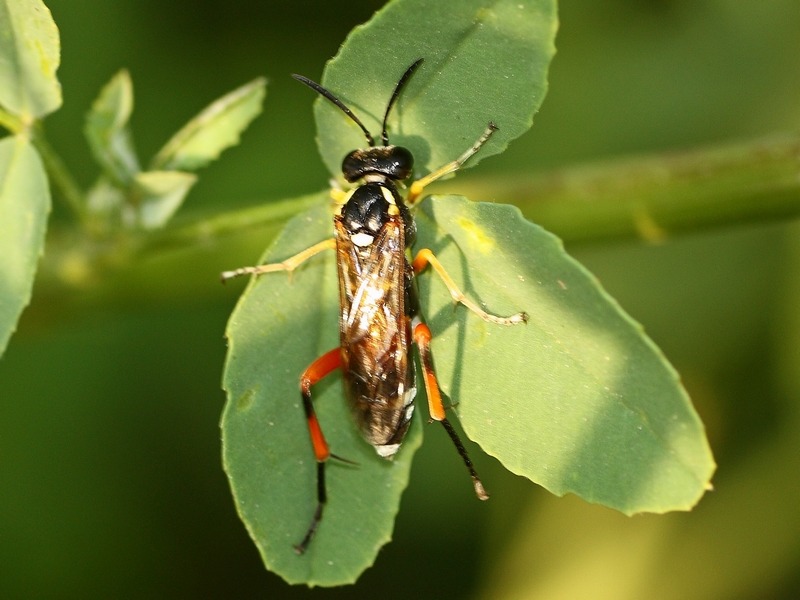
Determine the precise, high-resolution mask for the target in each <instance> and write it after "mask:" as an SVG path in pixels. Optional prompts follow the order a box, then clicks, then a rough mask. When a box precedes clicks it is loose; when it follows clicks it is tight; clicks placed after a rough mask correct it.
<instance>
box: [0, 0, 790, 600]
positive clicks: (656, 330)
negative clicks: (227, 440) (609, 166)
mask: <svg viewBox="0 0 800 600" xmlns="http://www.w3.org/2000/svg"><path fill="white" fill-rule="evenodd" d="M380 4H381V3H379V2H371V1H369V2H368V1H358V0H355V1H351V2H347V3H343V2H335V1H334V2H307V1H302V0H301V1H298V2H294V3H285V4H282V5H281V6H280V10H278V9H277V8H276V7H275V6H274V5H271V4H268V3H262V2H253V1H252V0H251V1H244V0H233V1H231V2H225V3H222V2H201V3H197V2H192V3H190V2H184V1H183V0H174V1H173V2H167V3H165V2H157V1H156V0H137V1H133V0H125V1H122V0H118V1H116V2H100V1H98V0H85V1H84V2H80V3H79V2H74V1H67V0H49V2H48V6H49V7H50V9H51V10H52V12H53V15H54V17H55V20H56V22H57V23H58V25H59V28H60V33H61V43H62V66H61V68H60V70H59V78H60V80H61V82H62V85H63V92H64V106H63V108H62V109H61V110H59V111H58V112H57V113H55V114H54V115H52V116H51V117H50V118H48V119H47V121H46V124H45V125H46V129H47V131H48V137H49V139H50V140H51V142H52V144H53V146H54V147H55V148H56V150H57V151H59V152H60V153H61V154H62V156H64V157H65V161H66V162H67V165H68V167H69V168H70V170H71V171H72V172H73V173H75V174H77V177H78V178H79V180H80V183H81V184H82V185H84V186H87V187H88V186H89V185H90V184H91V183H92V181H93V179H94V177H95V175H96V170H95V168H94V166H93V163H92V160H91V157H90V152H89V149H88V147H87V146H86V144H85V142H84V141H83V139H82V137H81V134H80V131H81V127H82V125H83V122H84V114H85V112H86V110H87V109H88V108H89V106H90V105H91V103H92V101H93V100H94V98H95V97H96V95H97V93H98V90H99V89H100V88H101V87H102V86H103V85H104V84H105V82H107V81H108V80H109V78H110V77H111V76H112V75H113V74H114V73H115V72H117V71H118V70H119V69H120V68H122V67H124V68H127V69H128V70H129V72H130V73H131V75H132V77H133V79H134V81H135V82H136V102H137V107H136V112H135V114H134V116H133V123H134V128H135V130H136V132H137V140H136V141H137V148H139V149H140V151H141V152H142V154H143V155H145V156H150V155H152V154H154V153H155V152H156V151H157V150H158V149H159V148H160V147H161V146H162V145H163V144H164V142H165V141H166V136H165V133H164V132H171V131H175V130H176V129H178V128H179V127H180V126H181V125H182V124H183V123H185V122H186V120H187V119H189V118H190V117H191V116H193V115H194V114H196V113H197V112H198V111H199V110H201V109H202V108H203V107H204V106H205V105H206V104H207V102H208V100H209V99H210V98H216V97H218V96H220V95H221V94H223V93H224V92H226V91H228V90H230V89H233V88H235V87H236V86H238V85H240V84H241V83H242V82H244V81H248V80H251V79H253V78H254V77H256V76H259V75H266V76H267V77H268V78H269V79H270V92H269V98H268V100H267V102H266V108H265V113H264V114H263V116H262V117H261V118H259V119H258V120H256V121H255V122H254V124H253V126H252V127H251V128H250V129H249V130H248V131H247V132H246V133H245V134H244V136H243V137H242V143H241V144H240V145H239V146H238V147H236V148H234V149H232V150H230V151H228V152H227V153H226V155H225V156H224V157H223V159H222V160H221V161H219V162H218V163H215V164H214V165H212V166H210V167H209V168H208V169H207V170H206V171H204V173H203V176H202V177H201V179H200V181H199V182H198V184H197V185H196V186H195V188H194V190H193V192H192V195H191V196H190V197H189V199H188V201H187V205H186V207H185V209H184V210H183V211H182V212H185V213H187V215H185V216H184V218H188V217H191V216H192V215H199V214H213V213H217V212H220V211H223V210H229V209H231V208H234V207H241V206H248V205H255V204H260V203H264V202H268V201H269V200H272V199H279V198H283V197H287V196H296V195H300V194H305V193H310V192H314V191H317V190H319V189H322V188H323V187H325V185H326V180H327V174H326V171H325V169H324V167H323V165H322V162H321V160H320V159H319V157H318V154H317V150H316V147H315V144H314V125H313V120H312V118H311V100H310V99H309V96H308V93H307V90H304V89H302V88H301V86H299V85H297V83H295V82H292V81H291V79H290V78H289V77H288V74H289V73H291V72H298V73H303V74H306V75H308V76H309V77H312V78H314V79H318V78H319V76H320V74H321V71H322V68H323V65H324V62H325V61H326V60H327V59H328V58H329V57H330V56H332V55H333V54H334V53H335V52H336V50H337V48H338V44H339V43H340V42H341V40H343V39H344V37H345V35H346V34H347V32H348V31H349V30H350V29H351V28H352V27H353V26H354V25H355V24H357V23H360V22H363V21H365V20H366V19H367V18H369V16H370V15H371V14H372V12H373V11H374V10H375V9H377V8H378V7H379V6H380ZM560 20H561V29H560V32H559V37H558V39H557V46H558V54H557V56H556V59H555V61H554V63H553V65H552V68H551V77H550V92H549V95H548V98H547V100H546V102H545V104H544V106H543V108H542V111H541V112H540V113H539V115H538V116H537V118H536V122H535V124H534V128H533V130H532V131H531V132H530V133H528V134H527V135H526V136H525V137H523V138H522V139H520V140H519V141H517V142H515V143H514V144H512V145H511V147H510V148H509V150H508V151H507V152H505V153H504V154H503V155H502V156H499V157H495V158H492V159H490V160H487V161H485V162H483V163H482V164H481V166H480V169H478V170H477V171H480V172H482V173H490V172H491V173H496V174H500V175H502V174H504V173H518V172H519V171H520V170H523V169H525V170H529V169H531V168H535V169H537V170H538V169H548V168H553V167H558V166H563V165H566V164H573V163H576V162H579V161H584V160H595V159H598V158H611V157H615V156H619V155H629V154H636V153H645V152H651V151H657V150H663V149H673V148H690V147H693V146H695V145H698V144H705V143H716V142H722V141H728V140H733V139H738V138H742V137H749V136H753V135H761V134H764V133H770V132H772V131H776V130H778V131H781V130H782V131H785V130H797V129H798V123H799V122H800V36H798V35H797V31H798V28H799V27H800V4H798V3H797V2H796V1H795V0H772V1H770V2H764V3H748V2H739V1H738V0H703V1H701V2H696V1H695V2H689V1H688V0H647V1H645V0H606V1H605V2H590V1H588V0H574V1H572V2H565V3H563V4H562V6H561V7H560ZM387 51H390V40H387ZM471 175H472V174H471ZM474 175H475V176H477V175H479V173H477V172H476V173H474ZM457 181H458V180H456V182H457ZM456 182H454V184H453V187H454V188H456V190H455V191H457V184H456ZM62 218H63V214H62V213H60V212H59V210H56V214H55V215H54V219H55V221H56V222H58V221H59V219H62ZM274 233H275V231H274V230H273V229H268V228H259V229H257V230H254V231H251V232H248V233H247V234H241V235H239V236H237V237H236V238H235V239H225V240H222V241H218V242H214V243H213V244H212V243H208V244H206V245H203V246H201V247H195V248H192V249H184V250H181V251H175V252H170V253H159V254H157V255H156V254H153V255H152V256H151V257H149V258H148V259H147V260H143V261H141V262H140V263H137V264H136V265H135V266H134V267H132V268H131V269H129V270H127V271H125V272H120V273H116V274H114V276H113V277H110V278H109V280H108V281H106V282H104V283H103V285H101V286H93V287H86V288H78V289H69V290H65V291H64V292H63V293H62V294H59V295H56V294H54V293H52V292H51V293H49V294H37V293H36V291H35V292H34V297H33V298H34V299H33V302H32V304H31V306H30V307H29V308H28V310H27V312H26V313H25V314H24V315H23V318H22V320H21V321H20V326H19V330H18V332H17V334H16V335H15V338H14V339H13V340H12V343H11V344H10V346H9V349H8V351H7V352H6V355H5V356H4V358H3V360H2V362H0V379H1V380H2V384H3V385H2V390H3V391H2V402H0V423H2V426H1V427H2V429H0V478H2V482H3V486H2V492H1V493H0V565H2V571H3V573H2V577H0V597H3V598H30V597H48V598H85V597H87V596H88V597H119V598H128V597H130V598H140V597H141V598H145V597H146V598H159V597H163V598H183V597H185V598H196V597H231V596H234V597H269V596H275V595H279V597H282V598H294V597H308V596H311V595H312V594H313V595H314V596H321V597H328V598H335V597H352V596H353V595H356V596H361V595H363V596H368V595H370V596H380V597H383V598H395V597H396V598H401V597H402V598H406V597H410V596H415V597H432V598H433V597H435V598H450V597H451V598H465V597H476V596H477V597H479V596H481V595H482V596H483V597H491V598H529V597H544V598H559V597H564V598H593V599H597V598H613V599H620V598H623V599H624V598H642V597H647V598H688V597H691V598H703V599H705V598H709V599H710V598H736V599H750V598H765V597H769V598H787V599H788V598H795V597H797V596H798V595H800V579H799V578H798V576H797V572H796V565H797V564H798V561H800V512H799V511H798V510H797V506H800V497H798V489H800V486H798V485H797V472H798V469H797V467H798V465H797V462H798V456H800V452H799V450H800V442H798V440H800V416H798V412H799V411H798V406H800V403H798V400H799V399H800V377H799V376H798V373H800V318H798V314H797V312H798V311H797V308H796V307H797V306H798V303H799V302H800V298H799V297H798V296H799V295H800V289H798V284H797V283H796V282H797V281H800V277H798V274H800V245H798V243H797V241H796V239H797V235H798V225H797V224H796V223H786V224H780V225H759V226H744V225H743V226H741V227H738V228H736V229H730V230H725V231H718V232H715V233H708V234H704V235H692V236H687V237H683V238H678V239H668V240H666V241H665V242H664V243H662V244H660V245H657V246H652V245H643V244H641V243H624V244H622V243H618V244H613V245H612V244H606V245H602V246H601V245H593V246H583V247H580V248H577V247H576V248H571V250H572V251H573V252H574V253H576V254H577V256H578V258H579V259H581V261H583V262H584V263H585V264H586V265H587V266H589V267H590V268H591V270H592V271H593V272H594V273H595V274H597V275H598V276H599V277H600V279H601V280H602V281H603V283H604V285H605V286H606V288H607V289H608V291H609V292H610V293H611V294H612V295H614V296H615V297H616V298H617V299H618V300H619V301H620V303H621V304H622V305H623V306H624V307H625V308H626V310H627V311H628V312H629V313H630V314H632V315H633V316H634V317H635V318H637V319H638V320H639V321H641V322H642V323H643V324H644V325H645V327H646V328H647V330H648V332H649V333H650V335H651V336H652V337H653V338H654V340H655V341H656V342H657V343H658V344H659V345H660V346H661V348H662V349H663V350H664V351H665V353H666V354H667V356H668V357H669V358H670V359H671V361H672V362H673V363H674V364H675V366H676V367H677V368H678V370H679V372H681V374H682V375H683V377H684V381H685V383H686V386H687V388H688V389H689V392H690V394H691V395H692V397H693V400H694V402H695V405H696V406H697V408H698V410H699V412H700V413H701V415H702V417H703V419H704V421H705V423H706V425H707V427H708V428H709V434H710V437H711V442H712V446H713V447H714V450H715V455H716V458H717V461H718V463H719V465H720V466H719V471H718V474H717V476H716V478H715V488H716V490H715V491H714V492H713V493H712V494H710V495H708V496H707V497H706V498H705V499H704V500H703V501H702V502H701V504H700V505H699V507H698V508H697V509H696V510H695V511H694V512H692V513H688V514H674V515H669V516H666V517H635V518H631V519H628V518H626V517H621V516H618V515H612V514H610V513H608V511H606V510H603V509H600V508H598V507H594V506H590V505H588V504H585V503H582V502H579V501H577V500H575V499H571V498H567V499H557V498H553V497H551V496H550V495H549V494H547V493H546V492H544V491H542V490H540V489H536V488H534V486H531V485H530V484H529V483H527V482H525V481H522V480H520V479H518V478H516V477H514V476H513V475H510V474H509V473H507V472H505V471H504V470H503V469H502V468H500V467H499V466H497V465H496V464H495V463H494V461H493V460H492V459H489V458H487V457H485V456H480V453H479V452H478V451H477V449H473V450H472V453H473V457H474V458H475V460H476V462H477V466H478V467H479V469H481V473H482V475H483V478H484V480H485V481H486V483H487V486H488V487H489V488H490V490H491V492H492V494H493V495H492V500H491V502H489V503H486V504H483V503H478V502H476V501H475V500H474V498H473V497H472V494H471V492H470V490H469V489H464V482H463V473H462V472H461V467H460V466H459V465H458V457H457V456H454V455H453V453H452V450H451V448H449V447H448V444H449V441H448V440H447V439H443V438H444V436H441V435H434V433H435V432H431V433H430V434H429V435H427V436H426V441H425V444H424V445H423V447H422V449H421V450H420V451H419V453H418V455H417V458H416V460H415V463H414V467H413V470H412V477H411V484H410V487H409V489H408V491H407V493H406V494H405V496H404V498H403V502H402V506H401V512H400V517H399V520H398V523H397V526H396V530H395V541H394V542H393V543H392V544H390V545H389V546H387V547H386V548H385V549H384V551H382V553H381V555H380V556H379V558H378V561H377V563H376V565H375V567H373V568H372V569H371V570H369V571H367V572H366V574H365V575H364V577H363V578H362V579H361V580H360V581H359V583H358V584H357V586H356V587H355V588H344V589H338V590H314V591H309V590H307V589H304V588H290V587H288V586H287V585H286V584H284V583H283V582H282V581H280V580H279V579H278V578H277V577H276V576H274V575H271V574H269V573H267V572H266V571H264V569H263V566H262V564H261V561H260V558H259V557H258V554H257V552H256V550H255V548H254V547H253V545H252V543H251V541H250V540H249V539H248V537H247V534H246V532H245V530H244V528H243V527H242V525H241V523H240V522H239V520H238V519H237V517H236V515H235V513H234V508H233V504H232V502H231V499H230V493H229V490H228V487H227V483H226V481H225V477H224V475H223V473H222V470H221V467H220V459H219V430H218V419H219V414H220V411H221V408H222V403H223V394H222V392H221V391H219V382H220V373H221V368H222V364H223V356H224V350H225V349H224V342H223V340H222V332H223V330H224V325H225V321H226V319H227V316H228V314H229V313H230V310H231V308H232V306H233V304H234V303H235V300H236V296H237V290H238V289H239V288H237V287H233V286H229V287H226V288H221V286H219V285H218V283H217V275H218V273H219V271H221V270H223V269H225V268H230V267H232V266H237V265H240V264H247V263H249V262H251V261H252V259H253V257H255V256H258V255H259V254H260V253H261V251H262V250H263V248H264V247H265V246H266V244H267V242H268V241H269V240H270V239H271V238H272V236H273V235H274ZM62 242H63V240H62ZM67 242H68V240H67ZM43 276H44V277H47V273H43ZM51 289H52V288H51V287H48V290H51ZM198 290H201V292H200V293H198ZM265 360H268V357H265ZM532 392H533V393H535V390H533V391H532ZM398 571H400V572H401V573H402V575H400V574H399V573H398ZM582 586H585V587H582Z"/></svg>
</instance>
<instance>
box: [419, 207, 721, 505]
mask: <svg viewBox="0 0 800 600" xmlns="http://www.w3.org/2000/svg"><path fill="white" fill-rule="evenodd" d="M420 208H421V209H420V210H418V211H417V212H416V219H417V224H418V226H419V231H420V233H419V243H418V244H417V247H423V246H425V247H430V248H432V249H433V250H434V252H435V253H436V255H437V256H438V257H439V259H440V260H441V262H442V264H443V265H444V266H445V268H446V269H447V270H448V271H449V273H450V275H451V276H453V278H454V279H455V280H456V282H457V283H459V285H461V287H462V290H463V291H464V292H465V293H466V294H467V295H468V296H469V297H470V298H472V299H475V300H478V301H480V302H481V303H485V308H486V310H489V311H490V312H493V313H495V314H500V315H508V314H512V313H514V312H517V311H520V310H523V311H526V312H527V313H528V314H529V316H530V320H529V322H528V323H527V325H524V326H522V325H517V326H513V327H502V326H497V325H492V324H488V323H485V322H484V321H482V320H481V319H480V318H478V317H476V316H475V315H473V314H471V313H470V314H467V313H468V311H466V310H465V309H463V308H458V309H457V311H456V312H455V313H454V311H453V309H452V301H451V300H450V296H449V294H448V293H447V291H446V289H445V288H444V286H443V285H442V284H441V282H440V281H438V280H436V278H435V277H426V276H423V277H420V278H419V279H420V280H421V281H422V282H423V284H421V285H422V291H423V298H428V297H429V300H428V302H424V305H426V308H427V312H426V314H427V316H428V320H429V323H430V325H431V329H432V330H433V332H434V345H433V349H434V353H435V354H434V356H435V358H436V361H437V362H436V364H437V367H438V372H439V378H440V379H439V380H440V383H441V385H442V388H443V389H444V391H445V392H446V393H447V394H448V395H449V396H450V397H451V399H452V400H453V402H454V403H456V404H457V407H458V408H457V410H458V413H459V418H460V420H461V422H462V424H463V426H464V430H465V432H466V433H467V435H468V436H469V437H470V439H472V440H474V441H476V442H477V443H478V444H480V445H481V447H482V448H483V449H484V450H485V451H486V452H487V453H489V454H491V455H493V456H495V457H497V458H498V459H499V460H500V461H501V462H502V463H503V464H504V465H505V466H506V467H507V468H508V469H509V470H511V471H513V472H514V473H517V474H519V475H523V476H525V477H528V478H529V479H531V480H533V481H535V482H536V483H539V484H541V485H543V486H544V487H546V488H547V489H548V490H550V491H552V492H553V493H555V494H558V495H563V494H565V493H568V492H572V493H574V494H577V495H578V496H580V497H582V498H584V499H586V500H588V501H590V502H596V503H600V504H604V505H606V506H609V507H612V508H615V509H617V510H620V511H622V512H624V513H626V514H632V513H637V512H645V511H646V512H656V513H661V512H666V511H670V510H687V509H689V508H691V507H692V506H693V505H694V504H695V503H696V502H697V501H698V500H699V498H700V497H701V496H702V495H703V493H704V492H705V491H706V490H707V489H709V487H710V484H709V480H710V478H711V475H712V473H713V471H714V461H713V458H712V456H711V451H710V449H709V446H708V441H707V440H706V437H705V433H704V430H703V426H702V423H701V422H700V419H699V418H698V416H697V414H696V412H695V411H694V408H693V407H692V405H691V402H690V401H689V398H688V396H687V395H686V392H685V391H684V390H683V388H682V387H681V385H680V382H679V380H678V376H677V374H676V373H675V371H674V370H673V368H672V367H671V366H670V364H669V363H668V362H667V361H666V359H665V358H664V357H663V356H662V354H661V352H660V351H659V350H658V348H656V346H655V345H654V344H653V343H652V342H651V341H650V339H649V338H648V337H647V336H646V335H645V334H644V332H643V331H642V328H641V326H640V325H639V324H637V323H635V322H634V321H633V320H631V318H630V317H628V316H627V315H626V314H625V313H624V312H623V311H622V309H621V308H620V307H619V306H618V305H617V303H616V302H615V301H614V300H613V299H611V298H610V297H609V296H608V295H607V294H606V293H605V292H604V291H603V290H602V288H601V287H600V285H599V284H598V282H597V281H596V280H595V279H594V277H592V275H591V274H589V273H588V272H587V271H586V270H585V269H584V268H583V267H582V266H581V265H580V264H579V263H577V262H576V261H575V260H573V259H572V258H571V257H570V256H568V255H567V254H566V253H565V252H564V249H563V246H562V244H561V242H560V240H558V239H557V238H556V237H555V236H553V235H551V234H549V233H547V232H545V231H544V230H543V229H541V228H540V227H538V226H536V225H533V224H532V223H529V222H528V221H526V220H525V219H524V218H523V217H522V215H521V214H520V212H519V210H518V209H516V208H514V207H511V206H505V205H495V204H483V203H472V202H469V201H468V200H466V199H465V198H461V197H456V196H448V197H440V198H435V199H433V200H430V199H429V200H426V201H425V202H424V203H423V204H422V205H421V207H420ZM431 280H434V281H433V282H431Z"/></svg>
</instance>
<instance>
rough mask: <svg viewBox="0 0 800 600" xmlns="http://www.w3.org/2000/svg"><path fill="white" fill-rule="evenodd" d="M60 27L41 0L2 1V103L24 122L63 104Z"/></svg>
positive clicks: (0, 82)
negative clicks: (58, 71)
mask: <svg viewBox="0 0 800 600" xmlns="http://www.w3.org/2000/svg"><path fill="white" fill-rule="evenodd" d="M60 60H61V46H60V43H59V39H58V27H56V24H55V22H54V21H53V16H52V15H51V14H50V11H49V10H48V8H47V7H46V6H45V5H44V3H43V2H42V1H41V0H0V105H2V106H4V107H5V108H6V110H8V111H9V112H12V113H14V114H15V115H17V116H19V117H20V118H21V119H22V120H23V121H24V122H30V121H32V120H33V119H35V118H38V117H43V116H44V115H46V114H48V113H51V112H53V111H54V110H56V109H57V108H58V107H59V106H61V84H59V82H58V79H57V78H56V70H57V69H58V64H59V61H60Z"/></svg>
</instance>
